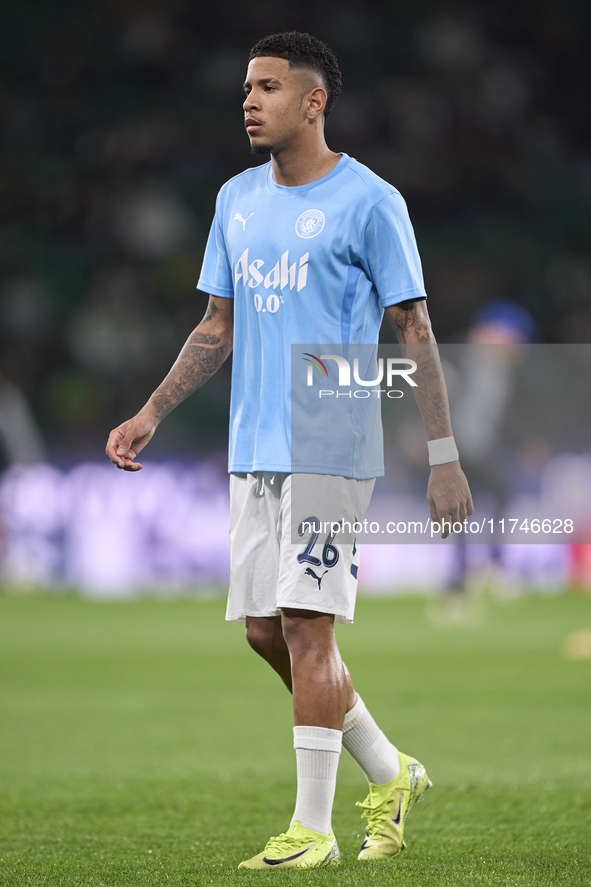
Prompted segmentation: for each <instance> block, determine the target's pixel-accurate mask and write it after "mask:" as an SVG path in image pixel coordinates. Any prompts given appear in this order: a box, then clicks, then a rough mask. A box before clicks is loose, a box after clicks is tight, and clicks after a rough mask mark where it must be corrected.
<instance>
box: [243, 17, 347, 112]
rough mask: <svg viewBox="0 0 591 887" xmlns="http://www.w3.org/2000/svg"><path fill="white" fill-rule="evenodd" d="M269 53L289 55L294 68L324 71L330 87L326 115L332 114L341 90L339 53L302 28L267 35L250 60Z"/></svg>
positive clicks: (280, 55)
mask: <svg viewBox="0 0 591 887" xmlns="http://www.w3.org/2000/svg"><path fill="white" fill-rule="evenodd" d="M261 56H269V57H271V58H278V59H287V61H288V62H289V66H290V68H308V69H309V70H310V71H316V72H317V73H318V74H320V75H321V77H322V79H323V81H324V86H325V87H326V105H325V107H324V116H325V117H328V115H329V114H330V112H331V111H332V107H333V105H334V103H335V101H336V100H337V97H338V95H339V93H340V91H341V85H342V78H341V72H340V70H339V64H338V62H337V57H336V55H335V54H334V52H333V51H332V49H330V48H329V47H328V46H327V45H326V43H323V42H322V41H321V40H318V39H317V38H316V37H312V36H311V35H310V34H302V33H300V32H299V31H284V32H283V33H282V34H271V35H270V36H269V37H263V39H262V40H259V42H258V43H255V45H254V46H253V47H252V49H251V50H250V53H249V55H248V61H249V62H250V61H252V59H256V58H260V57H261Z"/></svg>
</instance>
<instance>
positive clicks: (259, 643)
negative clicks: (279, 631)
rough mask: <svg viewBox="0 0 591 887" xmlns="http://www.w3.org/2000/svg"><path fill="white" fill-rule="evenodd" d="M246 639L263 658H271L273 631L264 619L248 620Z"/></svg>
mask: <svg viewBox="0 0 591 887" xmlns="http://www.w3.org/2000/svg"><path fill="white" fill-rule="evenodd" d="M246 640H247V641H248V643H249V644H250V646H251V647H252V649H253V650H254V651H255V653H258V654H259V656H262V657H263V659H267V660H268V659H270V657H271V654H272V651H273V631H272V630H270V629H269V626H268V625H266V624H265V623H264V622H263V621H262V620H259V619H248V620H247V622H246Z"/></svg>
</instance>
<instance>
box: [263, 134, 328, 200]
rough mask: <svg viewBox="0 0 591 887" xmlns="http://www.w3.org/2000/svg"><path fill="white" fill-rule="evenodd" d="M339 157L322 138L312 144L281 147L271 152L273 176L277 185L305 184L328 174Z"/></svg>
mask: <svg viewBox="0 0 591 887" xmlns="http://www.w3.org/2000/svg"><path fill="white" fill-rule="evenodd" d="M340 157H341V155H340V154H336V153H335V152H334V151H331V150H330V148H329V147H328V145H327V144H326V142H325V141H324V139H322V141H319V142H317V143H315V144H312V145H310V144H308V145H305V146H303V145H298V146H297V147H293V148H292V147H289V148H283V149H282V150H281V151H278V152H277V154H271V168H272V170H273V178H274V179H275V181H276V182H277V184H278V185H285V186H286V187H288V188H295V187H297V186H298V185H307V184H309V183H310V182H315V181H317V179H321V178H322V177H323V176H325V175H328V173H329V172H330V171H331V170H332V169H334V167H335V166H336V165H337V163H338V162H339V160H340Z"/></svg>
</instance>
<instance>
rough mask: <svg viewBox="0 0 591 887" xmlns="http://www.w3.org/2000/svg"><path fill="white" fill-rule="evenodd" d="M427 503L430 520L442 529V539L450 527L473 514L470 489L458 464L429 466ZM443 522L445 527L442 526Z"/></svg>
mask: <svg viewBox="0 0 591 887" xmlns="http://www.w3.org/2000/svg"><path fill="white" fill-rule="evenodd" d="M427 502H428V503H429V511H430V514H431V520H433V521H435V522H436V523H438V524H440V525H441V526H442V527H443V529H442V531H441V538H442V539H446V538H447V537H448V536H449V531H450V525H451V526H452V527H453V525H454V524H455V523H460V524H461V523H463V522H464V521H465V520H466V518H467V517H469V516H470V515H471V514H474V506H473V504H472V495H471V493H470V487H469V486H468V481H467V480H466V475H465V474H464V472H463V471H462V469H461V468H460V463H459V462H445V463H444V464H443V465H432V466H431V474H430V476H429V484H428V486H427ZM444 522H445V524H447V526H444Z"/></svg>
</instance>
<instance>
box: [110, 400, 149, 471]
mask: <svg viewBox="0 0 591 887" xmlns="http://www.w3.org/2000/svg"><path fill="white" fill-rule="evenodd" d="M157 427H158V420H157V418H156V416H155V415H154V414H153V412H152V411H151V410H150V409H149V408H148V407H144V409H143V410H140V412H139V413H138V414H137V416H134V417H133V419H128V420H127V422H123V424H122V425H119V427H118V428H115V429H113V431H111V433H110V435H109V440H108V441H107V447H106V449H105V452H106V454H107V456H108V457H109V459H110V460H111V462H114V464H115V465H116V466H117V468H122V469H123V470H124V471H140V469H142V468H143V467H144V466H143V465H142V464H141V463H140V462H135V461H134V460H135V458H136V456H137V455H138V453H140V452H141V451H142V450H143V448H144V447H145V446H146V444H147V443H148V442H149V441H150V440H151V439H152V437H153V435H154V432H155V431H156V428H157Z"/></svg>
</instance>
